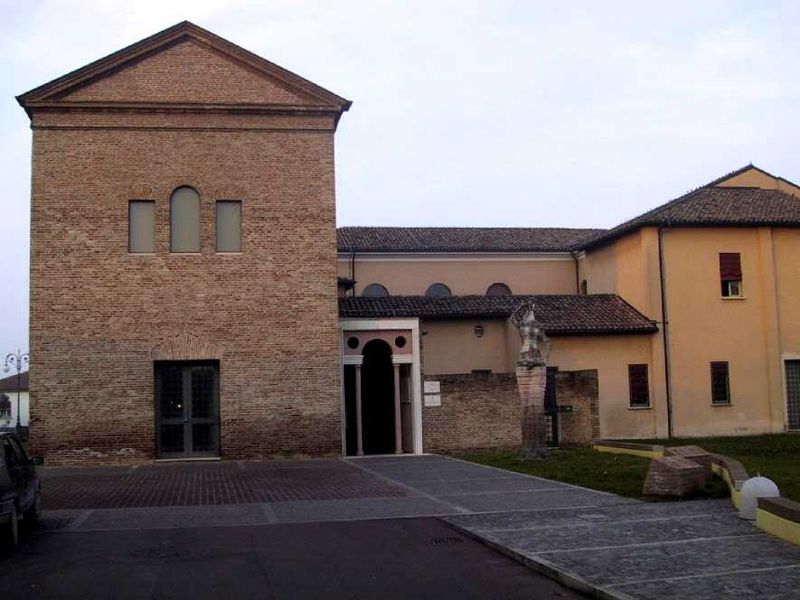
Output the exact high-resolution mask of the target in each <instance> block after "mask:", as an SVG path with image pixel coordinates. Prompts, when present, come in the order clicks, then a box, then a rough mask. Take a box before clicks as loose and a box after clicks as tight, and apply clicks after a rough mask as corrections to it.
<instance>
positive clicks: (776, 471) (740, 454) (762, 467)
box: [628, 434, 800, 502]
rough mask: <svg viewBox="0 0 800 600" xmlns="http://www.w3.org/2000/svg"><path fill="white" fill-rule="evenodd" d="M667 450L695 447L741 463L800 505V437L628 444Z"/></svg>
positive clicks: (773, 436) (680, 440)
mask: <svg viewBox="0 0 800 600" xmlns="http://www.w3.org/2000/svg"><path fill="white" fill-rule="evenodd" d="M628 441H631V442H642V443H645V444H661V445H663V446H682V445H694V446H700V447H701V448H705V449H706V450H708V451H709V452H713V453H715V454H724V455H725V456H729V457H731V458H734V459H736V460H738V461H739V462H740V463H742V464H743V465H744V468H745V469H747V472H748V473H749V474H750V476H751V477H754V476H756V475H763V476H764V477H769V478H770V479H772V480H773V481H774V482H775V483H777V484H778V488H779V489H780V490H781V496H784V497H786V498H790V499H791V500H795V501H796V502H800V435H798V434H773V435H755V436H746V437H745V436H738V437H714V438H684V439H674V440H628Z"/></svg>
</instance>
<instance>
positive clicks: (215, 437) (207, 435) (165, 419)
mask: <svg viewBox="0 0 800 600" xmlns="http://www.w3.org/2000/svg"><path fill="white" fill-rule="evenodd" d="M155 380H156V398H155V401H156V407H155V408H156V411H155V412H156V454H157V455H158V457H159V458H192V457H206V456H219V363H218V362H216V361H213V362H194V361H191V362H190V361H181V362H157V363H156V364H155Z"/></svg>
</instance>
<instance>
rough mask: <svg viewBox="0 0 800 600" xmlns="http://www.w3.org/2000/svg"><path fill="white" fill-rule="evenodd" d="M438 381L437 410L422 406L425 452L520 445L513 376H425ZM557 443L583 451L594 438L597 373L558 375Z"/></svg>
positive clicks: (597, 423) (597, 432)
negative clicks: (569, 409)
mask: <svg viewBox="0 0 800 600" xmlns="http://www.w3.org/2000/svg"><path fill="white" fill-rule="evenodd" d="M424 379H425V380H428V381H438V382H439V383H440V387H441V394H440V395H441V402H442V405H441V406H432V407H425V408H423V413H422V425H423V439H424V448H425V451H426V452H454V451H468V450H494V449H501V450H518V449H519V448H520V445H521V444H522V434H521V425H520V410H521V404H520V397H519V392H518V389H517V379H516V376H515V375H514V374H513V373H470V374H461V375H429V376H425V377H424ZM556 394H557V402H558V405H559V406H567V405H568V406H571V407H572V412H568V413H559V415H558V419H559V445H560V446H562V447H589V446H591V443H592V440H594V439H597V438H599V437H600V415H599V407H598V388H597V371H596V370H586V371H559V372H558V373H557V375H556Z"/></svg>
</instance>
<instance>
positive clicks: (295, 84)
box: [18, 22, 350, 111]
mask: <svg viewBox="0 0 800 600" xmlns="http://www.w3.org/2000/svg"><path fill="white" fill-rule="evenodd" d="M18 100H19V102H20V104H22V105H23V106H24V107H25V108H26V109H28V110H30V108H35V107H36V105H43V104H47V105H51V104H54V103H55V104H63V105H73V106H78V105H80V106H90V105H95V104H102V105H107V104H126V105H131V104H133V105H136V104H147V105H150V104H158V105H165V104H166V105H169V104H172V105H204V106H209V105H210V106H219V105H224V106H272V107H275V106H278V107H280V106H285V107H286V106H288V107H318V108H322V109H327V110H337V111H343V110H347V109H348V108H349V106H350V102H349V101H348V100H345V99H344V98H341V97H339V96H337V95H336V94H333V93H332V92H329V91H328V90H326V89H324V88H322V87H320V86H318V85H316V84H314V83H312V82H310V81H308V80H306V79H303V78H302V77H300V76H298V75H295V74H294V73H291V72H290V71H287V70H286V69H283V68H281V67H279V66H277V65H275V64H273V63H270V62H269V61H267V60H265V59H263V58H261V57H259V56H256V55H255V54H252V53H251V52H248V51H247V50H244V49H243V48H240V47H239V46H236V45H235V44H232V43H230V42H228V41H226V40H224V39H222V38H220V37H218V36H216V35H214V34H212V33H211V32H208V31H206V30H204V29H202V28H200V27H197V26H196V25H193V24H192V23H188V22H183V23H179V24H178V25H175V26H174V27H170V28H169V29H166V30H164V31H162V32H160V33H157V34H155V35H154V36H151V37H149V38H147V39H145V40H142V41H140V42H137V43H136V44H133V45H132V46H129V47H127V48H124V49H123V50H120V51H118V52H115V53H114V54H111V55H109V56H107V57H105V58H102V59H100V60H98V61H96V62H94V63H91V64H89V65H86V66H85V67H83V68H81V69H78V70H77V71H73V72H72V73H69V74H67V75H65V76H63V77H60V78H59V79H56V80H54V81H51V82H49V83H46V84H45V85H43V86H40V87H38V88H36V89H34V90H31V91H30V92H27V93H26V94H23V95H22V96H20V97H19V98H18Z"/></svg>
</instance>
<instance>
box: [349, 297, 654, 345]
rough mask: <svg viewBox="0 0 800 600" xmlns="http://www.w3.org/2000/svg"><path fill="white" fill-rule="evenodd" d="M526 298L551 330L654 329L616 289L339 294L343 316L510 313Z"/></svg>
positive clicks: (445, 316) (453, 316) (569, 332)
mask: <svg viewBox="0 0 800 600" xmlns="http://www.w3.org/2000/svg"><path fill="white" fill-rule="evenodd" d="M523 298H533V299H534V301H535V302H536V309H537V318H538V319H539V320H540V321H541V322H542V323H543V324H544V328H545V331H547V332H548V333H549V334H551V335H578V334H595V335H597V334H619V333H653V332H655V331H658V328H657V327H656V325H655V323H654V322H653V321H651V320H650V319H648V318H647V317H645V316H644V315H642V314H641V313H640V312H639V311H637V310H636V309H635V308H633V307H632V306H631V305H630V304H628V303H627V302H625V301H624V300H623V299H622V298H620V297H619V296H616V295H614V294H593V295H589V296H577V295H539V296H439V297H430V296H385V297H382V298H365V297H363V296H356V297H347V298H340V299H339V316H340V317H341V318H343V319H378V318H391V317H401V318H402V317H406V318H407V317H419V318H422V319H457V318H507V317H509V316H510V315H511V312H512V311H513V310H514V309H515V308H516V307H517V306H518V305H519V303H520V301H521V300H522V299H523Z"/></svg>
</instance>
